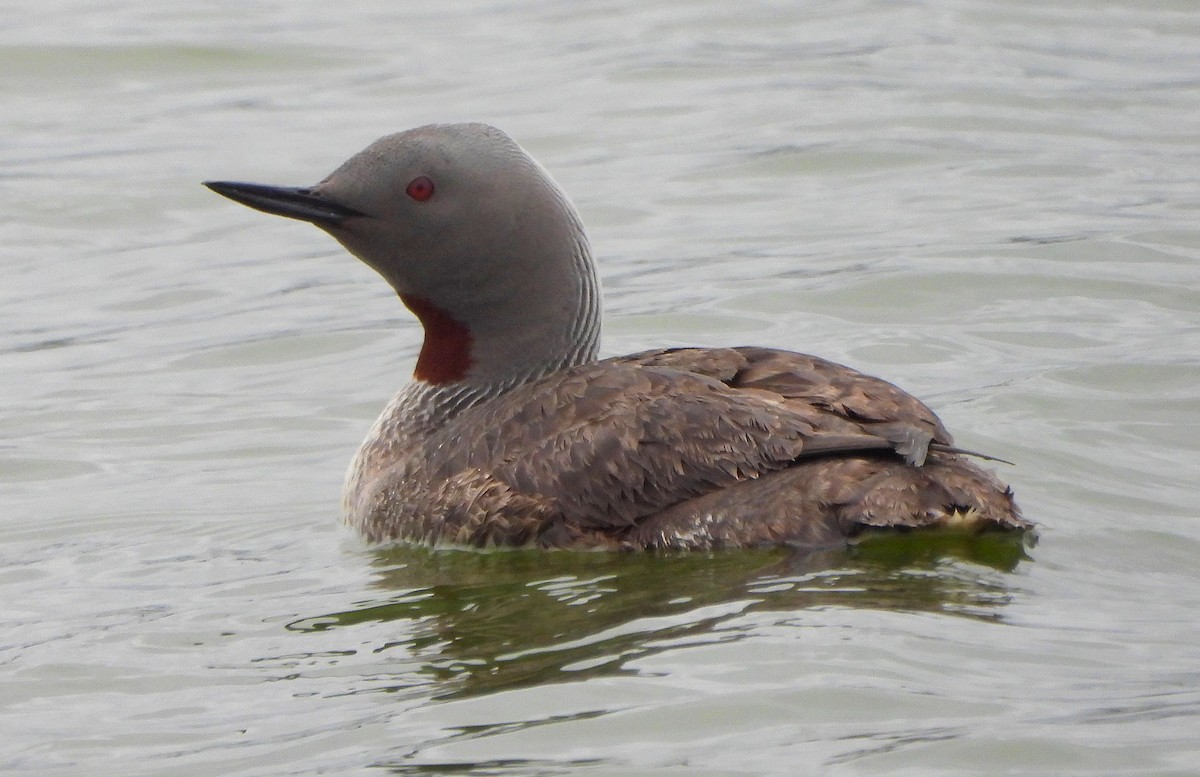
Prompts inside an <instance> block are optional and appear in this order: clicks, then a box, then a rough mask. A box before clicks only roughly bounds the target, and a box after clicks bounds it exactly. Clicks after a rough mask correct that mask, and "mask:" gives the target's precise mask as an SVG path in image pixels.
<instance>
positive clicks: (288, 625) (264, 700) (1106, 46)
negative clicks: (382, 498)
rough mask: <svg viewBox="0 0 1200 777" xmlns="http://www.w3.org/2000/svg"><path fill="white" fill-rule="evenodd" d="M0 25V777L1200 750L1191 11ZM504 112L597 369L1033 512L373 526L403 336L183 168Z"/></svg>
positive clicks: (352, 266)
mask: <svg viewBox="0 0 1200 777" xmlns="http://www.w3.org/2000/svg"><path fill="white" fill-rule="evenodd" d="M3 21H4V24H3V26H2V28H0V29H3V32H2V33H0V73H3V76H2V77H0V98H2V99H3V102H4V104H5V106H6V110H5V111H4V112H3V114H0V126H2V127H3V138H4V142H3V143H2V144H0V214H3V215H2V216H0V236H2V237H3V240H4V245H5V251H4V253H3V256H2V258H0V266H2V268H3V279H4V280H3V283H0V365H2V366H0V368H2V370H3V373H4V375H5V379H4V380H3V381H2V382H0V506H2V509H0V602H3V605H2V606H0V626H2V632H0V633H2V635H3V636H0V739H2V740H3V742H4V743H5V745H4V747H3V748H2V750H3V752H0V771H5V772H7V773H14V774H38V775H56V774H64V775H65V774H96V773H109V772H112V773H123V774H129V775H139V774H148V775H149V774H163V773H171V774H176V775H191V774H195V775H210V774H215V773H221V774H238V775H259V774H318V773H336V774H373V773H389V772H392V773H396V774H412V775H416V774H474V775H531V774H539V775H552V774H553V775H560V774H562V775H576V774H579V775H583V774H587V775H608V774H613V775H617V774H620V775H683V774H687V775H701V776H703V777H708V776H709V775H723V776H724V775H771V774H778V775H794V774H823V775H839V774H889V775H895V774H913V775H918V774H919V775H930V774H955V775H958V774H964V773H970V774H1028V775H1046V774H1106V775H1108V774H1145V775H1150V774H1153V775H1184V774H1196V773H1200V766H1198V764H1200V746H1197V744H1196V742H1197V739H1196V736H1195V732H1196V730H1197V728H1198V723H1200V690H1197V689H1198V687H1200V627H1197V625H1196V623H1197V620H1196V617H1195V614H1196V612H1197V611H1200V573H1198V572H1197V565H1196V559H1197V557H1198V556H1200V520H1198V517H1197V510H1196V506H1195V495H1196V491H1197V489H1196V483H1197V482H1200V444H1198V443H1197V439H1198V438H1200V428H1198V427H1200V424H1198V423H1197V421H1198V419H1200V394H1198V393H1197V386H1198V385H1200V271H1198V268H1200V229H1197V217H1198V215H1200V194H1198V193H1200V188H1197V185H1196V178H1197V175H1196V173H1197V170H1200V153H1198V150H1200V132H1198V131H1197V124H1196V117H1197V116H1200V13H1198V12H1197V11H1196V9H1195V8H1194V7H1193V4H1191V3H1187V2H1166V1H1164V2H1151V3H1145V2H1137V3H1135V2H1111V3H1105V4H1099V5H1098V4H1095V3H1068V4H1057V5H1054V6H1052V7H1047V6H1044V5H1043V4H1038V3H1025V2H1015V1H1011V2H998V1H997V2H986V1H984V0H956V1H955V2H949V3H937V4H922V3H915V2H912V3H883V2H870V1H868V2H854V3H839V4H835V5H830V6H829V7H827V8H826V7H823V6H813V7H809V6H806V5H795V4H786V3H766V2H764V3H756V4H739V5H732V4H728V3H716V2H706V3H687V4H674V3H666V2H650V3H645V2H642V3H630V2H588V3H575V4H570V5H561V4H560V5H555V4H546V3H500V2H494V3H475V2H472V3H466V2H450V3H441V4H437V5H428V4H417V3H384V2H375V3H360V4H353V5H343V6H339V7H337V8H332V7H331V6H329V4H327V3H317V2H295V3H287V4H283V5H274V4H267V3H251V4H245V3H243V4H237V5H229V4H174V5H172V4H166V5H163V4H157V5H147V4H136V3H129V2H109V3H102V2H94V1H92V2H84V1H82V0H79V1H76V2H65V1H58V2H46V3H41V4H39V6H38V9H37V10H36V11H31V10H28V9H26V10H22V11H21V12H20V13H17V11H16V10H10V11H8V12H7V13H6V14H5V17H4V19H3ZM468 119H469V120H483V121H488V122H492V123H494V124H497V125H499V126H501V127H503V128H504V129H506V130H507V131H508V132H509V133H510V134H512V135H513V136H514V137H516V138H517V139H518V140H519V141H520V142H521V143H522V144H523V145H525V146H526V147H527V148H528V149H530V151H531V152H532V153H533V154H534V155H535V156H537V157H538V158H539V159H540V160H541V161H542V162H543V163H544V164H545V165H546V166H547V167H548V168H549V169H550V170H551V171H552V172H553V173H554V175H555V176H556V177H557V178H558V180H559V181H560V182H561V183H562V184H563V185H564V186H565V187H566V188H567V190H568V191H569V192H570V193H571V194H572V196H573V197H574V198H575V200H576V202H577V204H578V205H579V208H580V210H581V212H582V213H583V216H584V219H585V221H586V223H587V224H588V227H589V230H590V232H591V235H592V240H593V244H594V247H595V251H596V254H597V256H598V258H599V260H600V264H601V275H602V279H603V282H604V285H605V289H606V298H605V299H606V306H607V319H606V332H605V340H604V344H605V349H606V350H607V351H608V352H610V353H619V352H624V351H630V350H635V349H639V348H646V347H652V346H660V345H682V344H705V345H725V344H742V343H755V344H763V345H770V346H778V347H785V348H794V349H802V350H805V351H810V352H813V353H817V354H821V355H823V356H826V357H829V358H833V359H836V360H839V361H844V362H847V363H850V364H853V365H854V366H856V367H859V368H861V369H863V370H865V371H868V372H872V373H875V374H880V375H882V376H884V377H887V378H889V379H891V380H894V381H896V382H898V383H900V384H901V385H903V386H905V387H906V388H908V389H910V390H912V391H913V392H914V393H916V394H918V395H919V396H921V397H923V398H925V399H927V400H928V401H929V402H930V404H932V405H933V406H934V407H935V408H936V409H937V410H938V412H939V413H940V414H941V415H942V416H943V418H944V419H945V420H946V422H947V424H948V425H949V426H950V428H951V429H952V430H954V431H955V432H956V435H957V437H958V440H959V442H960V443H961V444H962V445H964V446H966V447H969V448H974V449H982V450H985V451H987V452H989V453H991V454H993V455H996V456H1000V457H1003V458H1006V459H1009V460H1012V461H1014V462H1015V463H1016V464H1015V466H1013V467H1004V468H1003V471H1002V473H1001V474H1002V475H1003V476H1004V477H1005V478H1006V479H1007V480H1009V481H1010V482H1011V483H1012V484H1013V486H1014V488H1015V490H1016V491H1017V494H1018V497H1019V499H1020V501H1021V503H1022V505H1023V507H1024V509H1025V511H1026V513H1027V514H1028V515H1029V516H1030V517H1032V518H1033V519H1035V520H1037V521H1038V522H1039V523H1040V524H1041V525H1042V531H1041V540H1040V543H1039V544H1038V545H1037V546H1036V547H1034V548H1032V549H1028V550H1023V549H1021V548H1019V547H1018V548H1013V547H1011V546H1006V545H1004V544H1003V543H1000V544H996V543H973V542H966V541H962V540H961V539H955V538H945V539H943V540H941V541H938V542H916V543H912V542H881V543H874V544H870V545H867V546H864V547H862V548H859V549H856V550H853V551H850V552H845V553H833V554H827V555H823V556H820V557H814V558H796V557H790V556H788V555H787V554H786V553H781V552H765V551H764V552H744V553H722V554H712V555H708V554H698V555H688V556H666V557H663V556H657V557H655V556H636V555H635V556H628V555H626V556H620V555H608V554H592V553H552V554H544V553H530V552H513V553H483V554H480V553H463V552H430V551H427V550H421V549H404V548H399V549H396V548H393V549H373V548H368V547H365V546H363V545H362V544H361V543H359V542H358V541H357V540H356V539H355V538H353V537H352V536H350V535H349V534H347V533H346V532H345V531H344V530H343V529H340V528H339V527H338V525H337V519H338V516H337V510H338V493H339V488H340V482H341V477H342V472H343V471H344V468H345V466H346V464H347V462H348V461H349V458H350V456H351V454H352V452H353V450H354V448H355V446H356V445H357V443H358V441H359V439H360V438H361V437H362V435H363V434H364V432H365V430H366V428H367V427H368V426H369V424H370V422H371V420H372V419H373V417H374V415H375V414H376V413H377V412H378V410H379V409H380V408H381V407H382V405H383V403H384V402H385V401H386V399H387V398H388V397H390V395H391V394H392V392H393V391H394V390H395V389H396V388H397V387H398V386H399V384H400V383H401V382H402V381H403V380H404V379H405V377H406V375H407V373H408V371H409V370H410V369H411V362H412V358H413V356H414V355H415V353H416V349H417V347H418V346H419V342H420V332H419V329H418V327H417V325H416V323H415V321H413V319H412V318H411V317H410V316H409V315H408V314H407V313H406V312H405V311H404V310H403V308H402V307H401V306H400V305H399V303H398V302H397V300H395V299H394V297H393V296H391V294H390V292H389V290H388V289H387V288H386V286H385V285H384V284H383V283H382V282H381V281H379V280H378V279H377V278H376V277H375V276H374V275H373V273H372V272H371V271H370V270H369V269H367V268H365V267H363V266H361V265H359V264H358V263H357V262H356V261H354V260H353V259H351V258H349V257H347V256H345V255H344V254H343V253H342V252H341V250H340V249H339V248H338V247H337V246H336V245H335V244H334V243H333V242H332V241H330V240H329V239H328V238H326V237H325V236H323V235H321V234H320V233H318V232H317V231H315V230H312V229H311V228H306V227H304V226H303V225H300V224H296V223H290V222H284V221H283V220H273V219H268V218H265V217H262V216H261V215H259V214H255V213H252V212H250V211H248V210H245V209H239V208H237V207H234V206H232V205H231V204H230V203H227V202H225V201H223V200H221V199H219V198H217V197H214V196H213V195H212V194H211V193H209V192H207V191H205V190H203V189H202V188H201V187H200V186H199V181H201V180H204V179H213V178H218V179H244V180H261V181H265V182H275V183H281V184H310V183H313V182H315V181H317V180H319V179H320V178H321V177H323V176H324V175H325V174H326V173H327V172H328V171H329V170H331V169H333V168H334V167H335V166H336V165H338V164H339V163H340V162H341V161H342V160H343V159H344V158H346V157H347V156H349V155H350V154H351V153H353V152H355V151H357V150H358V149H359V148H361V147H362V146H364V145H366V144H367V143H368V142H370V141H371V140H373V139H374V138H375V137H377V136H379V135H382V134H385V133H388V132H392V131H395V130H399V129H402V128H406V127H410V126H414V125H417V124H422V123H427V122H430V121H452V120H468Z"/></svg>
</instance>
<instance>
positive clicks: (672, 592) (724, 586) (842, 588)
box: [289, 535, 1027, 699]
mask: <svg viewBox="0 0 1200 777" xmlns="http://www.w3.org/2000/svg"><path fill="white" fill-rule="evenodd" d="M1026 558H1027V556H1026V554H1025V546H1024V545H1023V544H1022V543H1021V541H1020V540H1014V539H1013V538H1008V537H1001V536H962V535H947V536H929V535H915V536H887V537H877V538H872V539H871V540H869V541H866V542H863V543H861V544H860V545H858V546H856V547H854V548H851V549H846V550H838V551H829V552H823V553H819V554H812V553H810V554H806V555H795V554H790V553H789V552H787V551H786V550H778V549H772V550H760V551H738V552H717V553H706V554H699V553H696V554H661V555H654V554H616V553H591V552H545V551H503V552H471V551H446V550H440V551H432V550H428V549H425V548H411V547H393V548H389V549H387V550H380V551H378V552H377V553H376V557H375V561H374V563H375V565H376V566H377V567H378V577H377V579H376V582H375V587H376V588H377V589H379V591H380V592H381V593H383V592H386V593H385V594H384V595H383V596H381V597H380V598H378V599H373V600H370V601H367V602H363V603H360V604H359V605H358V606H356V607H354V608H352V609H348V610H346V611H343V612H333V613H327V614H322V615H319V616H315V617H310V618H304V619H301V620H298V621H295V622H293V623H291V624H290V625H289V628H290V629H293V630H299V631H325V630H329V629H344V628H350V627H356V626H361V625H363V624H370V623H376V624H378V623H394V624H396V626H397V629H396V632H397V639H396V641H395V642H392V643H389V644H388V646H387V647H388V649H396V648H402V649H405V650H407V651H408V653H409V654H410V655H412V656H413V657H415V658H417V659H418V661H419V662H420V665H421V672H420V674H421V676H422V677H423V678H424V680H423V681H418V684H420V685H424V686H426V687H425V691H426V692H427V693H428V692H431V693H432V695H433V696H434V697H435V698H443V699H445V698H454V697H463V696H471V695H476V694H482V693H490V692H493V691H497V690H501V689H511V688H519V687H527V686H533V685H540V684H544V683H549V682H558V681H567V680H570V681H578V680H581V679H586V678H587V677H591V676H598V675H613V674H619V673H623V672H627V671H634V670H630V669H628V668H627V667H628V665H629V663H630V659H633V658H637V657H640V656H645V655H648V654H652V653H655V652H659V651H662V650H666V649H670V648H671V647H673V646H676V645H680V644H685V643H695V642H697V641H702V642H714V641H727V640H736V639H740V638H742V637H743V636H746V635H747V633H748V632H747V631H746V629H744V628H741V627H739V626H737V625H736V624H735V620H734V619H736V618H738V617H739V616H741V615H743V614H744V613H747V612H752V611H775V612H780V613H785V614H789V615H790V614H794V613H797V612H801V611H804V610H811V609H814V608H829V607H851V608H868V609H880V610H899V611H925V612H945V613H949V614H953V615H957V616H963V617H970V618H983V619H999V618H1000V617H1001V613H1002V609H1003V607H1004V605H1005V604H1007V603H1008V602H1009V601H1010V599H1011V596H1012V592H1011V591H1010V589H1009V584H1010V583H1011V582H1012V580H1013V579H1014V578H1012V576H1011V575H1009V574H1007V573H1008V572H1010V571H1011V570H1013V569H1014V568H1015V567H1016V566H1017V565H1018V564H1019V563H1020V562H1021V561H1022V560H1023V559H1026ZM401 626H402V627H401ZM410 680H411V678H410ZM404 685H405V686H406V687H408V688H411V687H412V686H411V684H410V683H409V682H406V683H404ZM431 685H432V686H434V687H432V688H430V687H429V686H431ZM397 689H399V688H397Z"/></svg>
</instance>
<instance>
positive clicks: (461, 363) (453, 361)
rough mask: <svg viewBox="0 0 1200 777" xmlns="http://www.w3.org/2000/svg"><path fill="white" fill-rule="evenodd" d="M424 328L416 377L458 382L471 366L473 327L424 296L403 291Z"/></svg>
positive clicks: (427, 379)
mask: <svg viewBox="0 0 1200 777" xmlns="http://www.w3.org/2000/svg"><path fill="white" fill-rule="evenodd" d="M400 300H401V301H402V302H403V303H404V305H405V306H406V307H407V308H408V309H409V310H411V311H412V312H413V313H415V314H416V316H417V318H419V319H420V320H421V326H423V327H424V328H425V342H424V343H422V344H421V355H420V356H418V357H417V368H416V369H415V370H413V377H414V378H416V379H417V380H420V381H424V382H425V383H434V384H441V383H457V382H458V381H460V380H463V379H464V378H466V377H467V370H468V369H470V367H471V330H470V329H467V328H466V327H465V326H464V325H462V324H461V323H459V322H458V321H456V320H455V319H453V318H451V317H450V314H449V313H447V312H446V311H444V310H442V309H441V308H439V307H438V306H436V305H434V304H433V303H432V302H430V301H429V300H427V299H425V298H424V297H414V296H412V295H404V294H401V295H400Z"/></svg>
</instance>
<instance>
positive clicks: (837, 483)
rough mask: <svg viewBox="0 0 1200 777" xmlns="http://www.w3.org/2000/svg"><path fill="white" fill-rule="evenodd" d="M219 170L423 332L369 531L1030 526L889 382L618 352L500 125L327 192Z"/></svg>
mask: <svg viewBox="0 0 1200 777" xmlns="http://www.w3.org/2000/svg"><path fill="white" fill-rule="evenodd" d="M205 185H206V186H208V187H209V188H211V189H212V190H214V191H216V192H218V193H219V194H222V195H224V196H226V197H229V198H230V199H233V200H235V201H237V202H239V203H242V204H244V205H248V206H250V207H251V208H256V209H258V210H261V211H264V212H266V213H271V214H275V215H279V216H286V217H289V218H293V219H299V220H301V221H306V222H309V223H312V224H314V225H316V226H317V227H319V228H321V229H322V230H324V231H325V232H327V233H329V235H331V236H332V237H333V238H334V239H336V240H337V241H338V242H339V243H341V244H342V245H343V246H344V247H345V248H346V249H347V250H348V251H350V253H352V254H354V255H355V256H357V257H358V258H359V259H361V260H362V261H364V262H365V263H366V264H368V265H370V266H371V267H372V268H374V269H375V270H376V271H377V272H378V273H379V274H380V275H382V276H383V278H384V279H385V280H386V281H387V282H388V283H389V284H390V285H391V286H392V288H393V289H394V290H395V291H396V292H397V294H399V296H400V299H401V300H402V301H403V303H404V304H405V305H406V306H407V307H408V309H409V310H410V311H412V313H413V314H414V315H415V316H416V317H417V318H418V319H419V320H420V322H421V324H422V326H423V328H424V342H423V344H422V346H421V350H420V353H419V355H418V356H417V361H416V366H415V369H414V371H413V376H412V380H411V381H410V382H409V383H408V384H407V385H406V386H404V387H403V388H402V389H401V390H400V392H399V393H398V394H397V395H396V396H395V398H393V399H392V401H391V402H390V403H389V404H388V405H387V406H386V408H385V409H384V411H383V413H382V415H381V416H380V417H379V419H378V421H376V423H375V425H374V427H373V428H372V429H371V431H370V433H369V434H368V435H367V438H366V440H365V441H364V442H363V444H362V446H361V448H360V449H359V450H358V453H357V455H356V456H355V457H354V460H353V462H352V463H351V466H350V470H349V472H348V474H347V478H346V485H345V491H344V496H343V509H344V513H345V518H346V520H347V522H349V523H350V524H351V525H353V526H355V527H356V528H357V529H358V530H359V531H360V532H361V533H362V534H363V535H365V537H366V538H367V539H369V540H374V541H378V540H405V541H410V542H419V543H430V544H456V545H468V546H488V545H533V546H541V547H576V548H612V549H648V548H664V549H668V548H669V549H712V548H722V547H748V546H762V545H792V546H798V547H805V548H807V547H824V546H832V545H837V544H840V543H844V542H846V541H847V540H848V539H850V538H854V537H856V536H858V535H860V534H861V533H863V532H864V531H868V530H872V529H899V530H910V529H920V528H926V527H957V528H960V529H964V530H968V531H989V530H998V531H1011V532H1022V531H1026V530H1029V529H1030V528H1032V524H1030V523H1029V522H1028V521H1026V520H1025V519H1023V518H1022V517H1021V515H1020V512H1019V510H1018V508H1017V507H1016V505H1015V504H1014V501H1013V496H1012V492H1011V490H1010V489H1009V488H1008V487H1007V486H1006V485H1004V484H1003V483H1002V482H1001V481H1000V480H999V479H997V478H996V476H995V475H993V474H991V473H990V472H988V471H986V470H984V469H983V468H981V467H980V466H978V465H977V464H976V463H974V462H973V461H971V460H970V459H969V458H968V456H967V452H965V451H961V450H959V449H957V448H955V447H954V442H953V440H952V439H951V437H950V434H949V433H948V432H947V431H946V429H945V427H944V426H943V425H942V423H941V421H940V420H939V419H938V418H937V416H936V415H934V413H933V412H932V411H931V410H930V409H929V408H927V407H926V406H925V405H924V404H922V403H921V402H920V401H919V400H917V399H916V398H914V397H913V396H911V395H909V394H907V393H905V392H904V391H903V390H901V389H899V388H897V387H896V386H894V385H892V384H891V383H888V382H886V381H884V380H881V379H879V378H874V377H870V376H868V375H864V374H862V373H860V372H857V371H855V370H853V369H851V368H849V367H846V366H843V365H841V364H836V363H834V362H831V361H827V360H825V359H821V358H818V357H815V356H807V355H804V354H799V353H792V352H789V351H782V350H773V349H768V348H757V347H740V348H666V349H661V350H652V351H645V352H642V353H635V354H630V355H628V356H618V357H616V358H609V359H603V360H600V359H599V358H598V350H599V339H600V318H601V310H600V289H599V283H598V280H597V274H596V266H595V264H594V263H593V260H592V255H591V249H590V247H589V243H588V239H587V237H586V236H585V234H584V229H583V225H582V223H581V221H580V218H579V216H578V214H577V212H576V210H575V208H574V206H573V205H572V204H571V202H570V200H569V199H568V198H567V195H566V194H565V193H564V192H563V191H562V189H560V188H559V186H558V185H557V184H555V183H554V181H553V180H552V179H551V177H550V175H549V174H548V173H547V172H546V171H545V170H544V169H543V168H542V166H541V165H539V164H538V163H537V162H536V161H534V159H533V158H532V157H530V156H529V154H527V153H526V152H525V151H524V150H523V149H522V148H521V147H520V146H519V145H517V143H516V142H514V141H513V140H512V139H511V138H509V137H508V135H506V134H504V133H503V132H501V131H500V130H498V129H496V128H494V127H491V126H487V125H484V124H446V125H430V126H424V127H418V128H416V129H411V130H407V131H405V132H400V133H398V134H394V135H389V136H387V137H384V138H381V139H379V140H377V141H376V142H374V143H372V144H371V145H370V146H368V147H367V148H366V149H365V150H363V151H361V152H360V153H358V154H356V155H355V156H353V157H352V158H351V159H350V160H348V161H347V162H345V163H344V164H343V165H342V166H341V167H339V168H338V169H337V170H335V171H334V172H333V173H332V174H330V175H329V176H328V177H327V178H325V179H324V180H323V181H321V182H320V183H319V184H317V185H316V186H312V187H303V188H296V187H280V186H267V185H262V184H254V183H238V182H230V181H210V182H206V184H205ZM984 458H987V457H984Z"/></svg>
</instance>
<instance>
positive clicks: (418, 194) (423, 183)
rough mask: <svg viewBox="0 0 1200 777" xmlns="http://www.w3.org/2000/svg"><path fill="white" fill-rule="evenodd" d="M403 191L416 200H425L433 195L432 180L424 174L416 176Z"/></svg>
mask: <svg viewBox="0 0 1200 777" xmlns="http://www.w3.org/2000/svg"><path fill="white" fill-rule="evenodd" d="M404 192H405V193H406V194H407V195H408V196H409V197H412V198H413V199H414V200H416V201H417V202H425V200H428V199H429V198H430V197H432V196H433V181H431V180H429V178H427V177H426V176H423V175H422V176H418V177H416V178H414V179H412V181H410V182H409V184H408V188H407V189H405V190H404Z"/></svg>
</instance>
